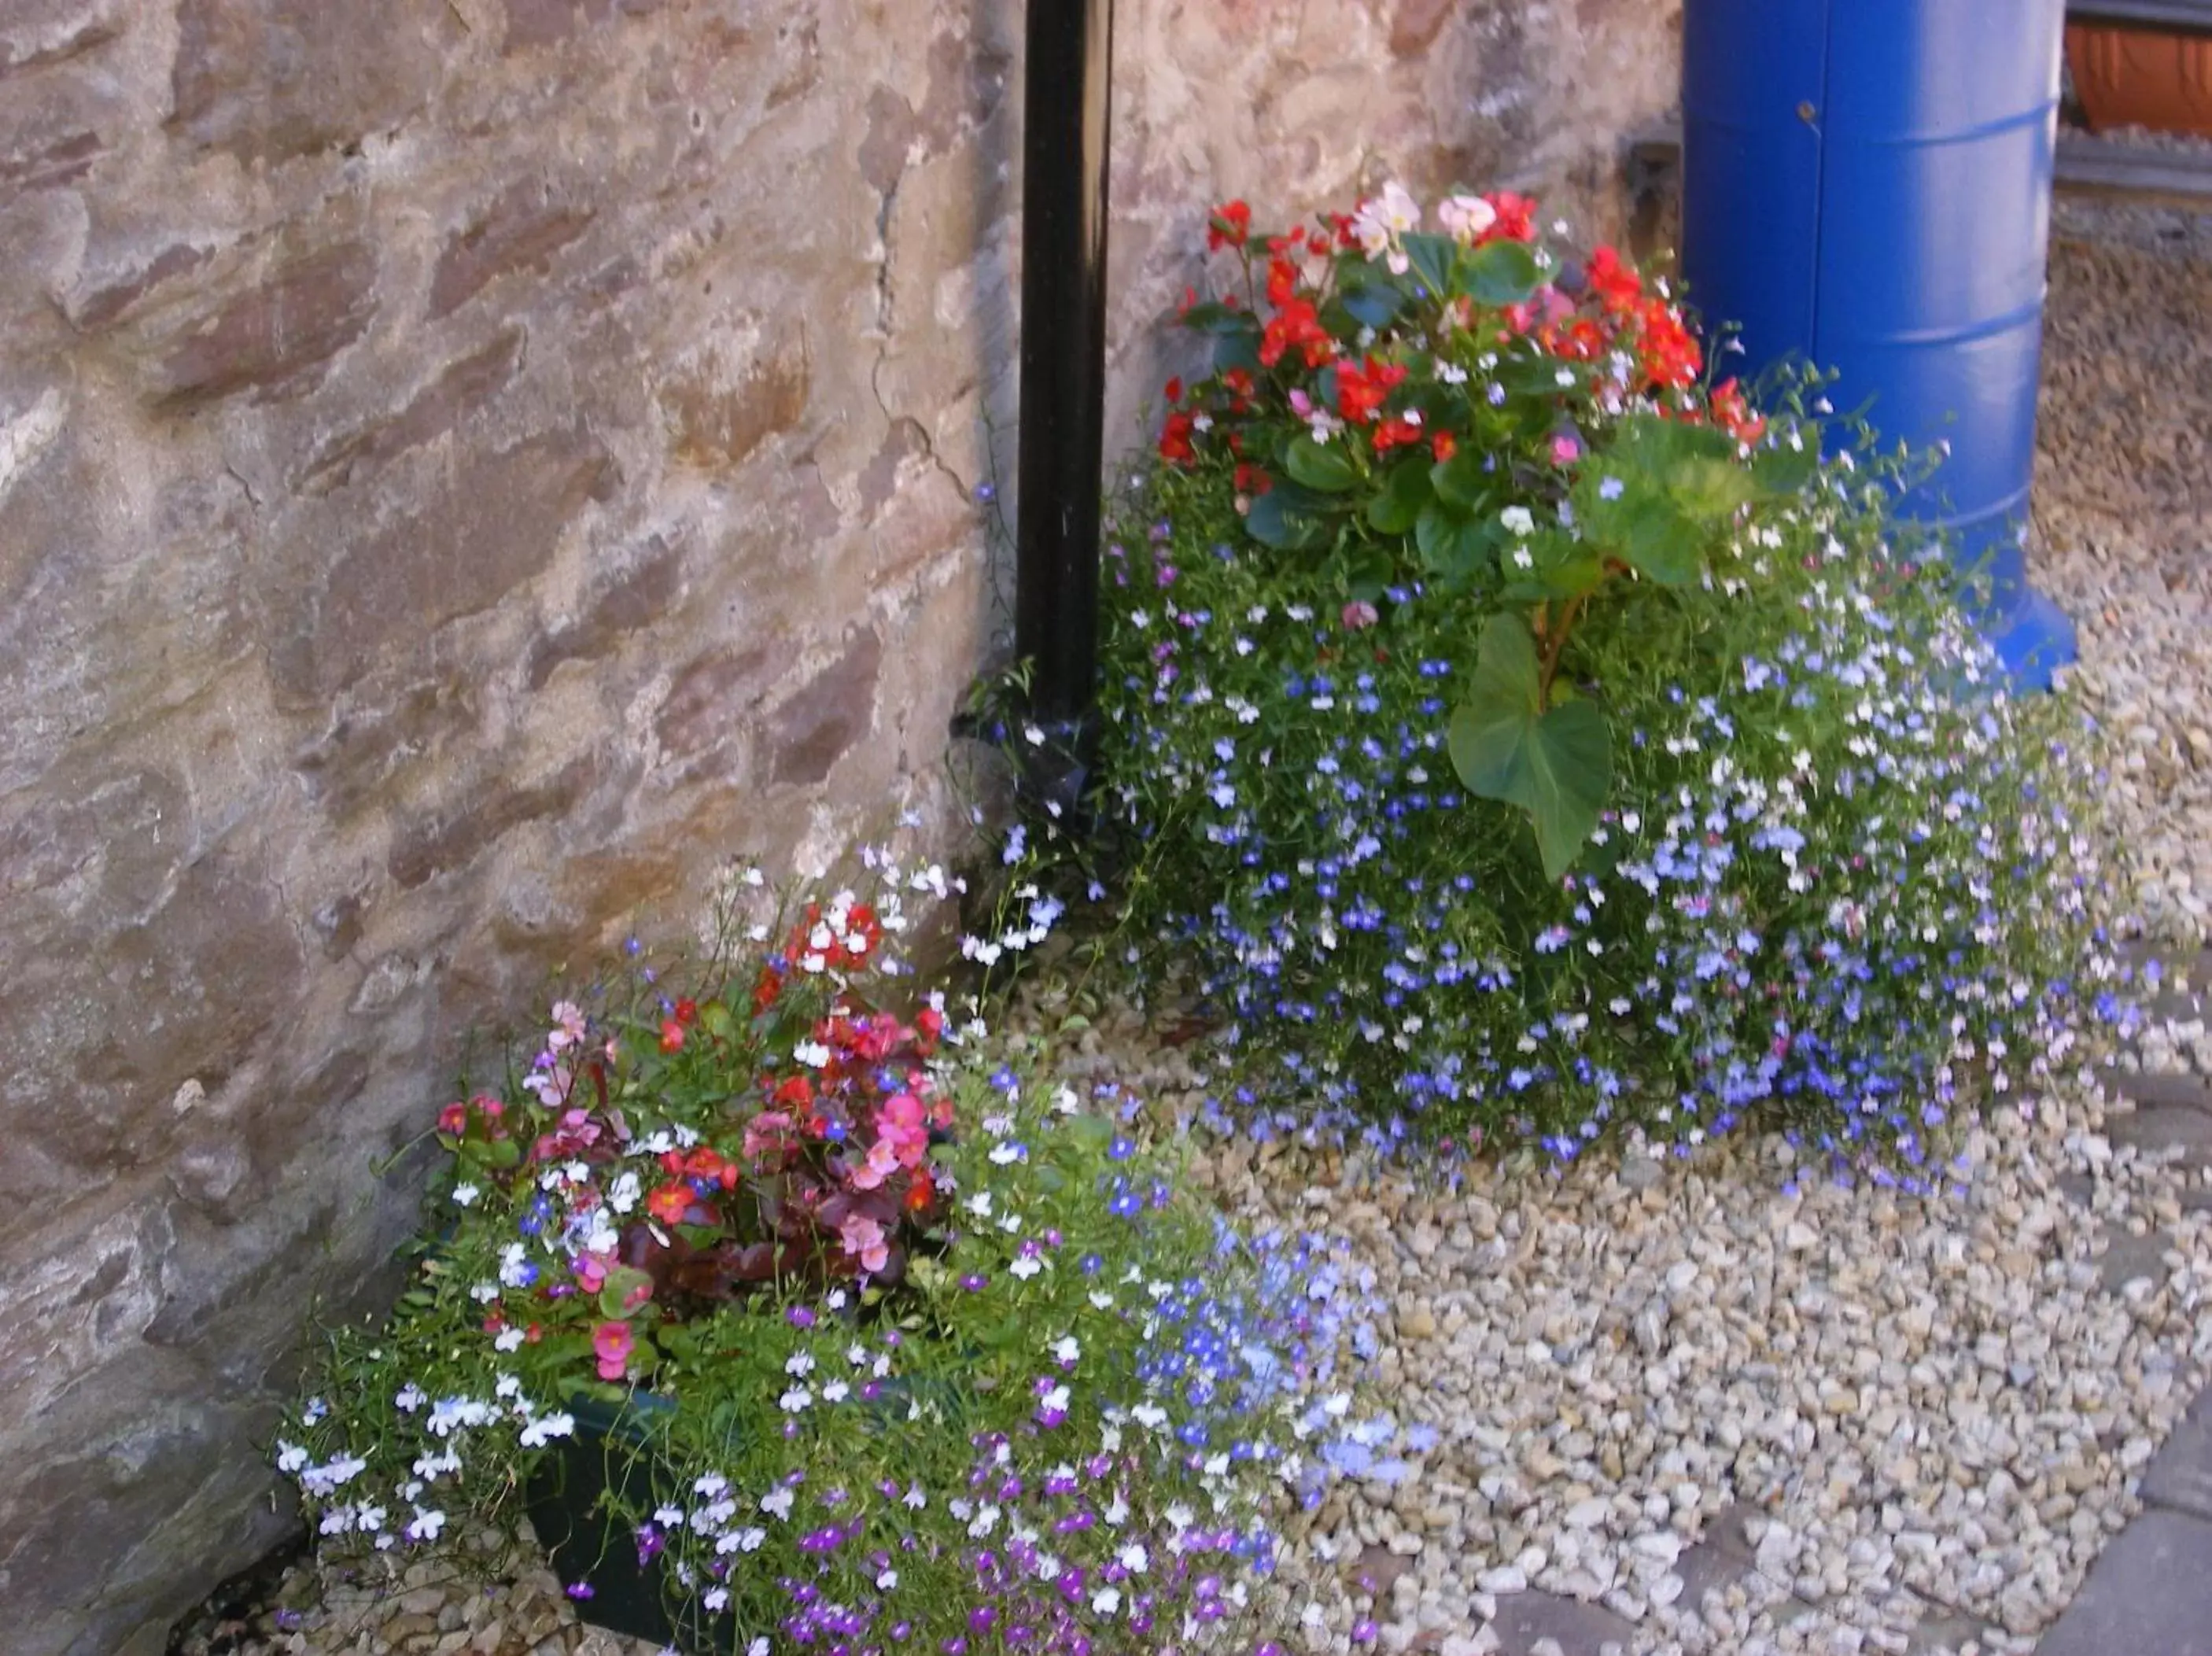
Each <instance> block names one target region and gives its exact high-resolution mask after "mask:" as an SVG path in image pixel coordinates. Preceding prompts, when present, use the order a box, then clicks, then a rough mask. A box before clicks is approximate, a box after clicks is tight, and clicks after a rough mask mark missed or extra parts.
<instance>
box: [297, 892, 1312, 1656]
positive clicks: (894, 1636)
mask: <svg viewBox="0 0 2212 1656" xmlns="http://www.w3.org/2000/svg"><path fill="white" fill-rule="evenodd" d="M872 861H875V864H876V874H877V883H876V886H875V888H874V890H873V891H872V892H871V894H870V895H869V896H867V897H866V898H861V897H859V896H855V895H854V893H852V892H842V893H839V894H837V895H835V896H832V897H827V898H820V899H818V900H816V901H813V902H810V903H807V904H803V905H800V906H799V907H798V908H797V909H796V910H793V909H792V908H791V906H790V905H783V906H782V908H781V912H780V915H779V916H777V917H773V918H769V917H754V918H750V919H745V918H743V917H742V916H743V913H744V909H745V905H746V904H748V903H749V902H750V901H752V900H754V898H755V894H756V893H760V892H763V884H762V882H761V881H760V878H759V876H758V875H757V874H755V873H751V872H750V871H748V872H747V873H746V874H744V876H743V877H742V878H741V879H740V880H738V882H736V883H735V884H734V885H733V887H732V892H733V899H734V900H733V903H732V906H730V907H729V909H728V910H726V914H725V916H724V920H723V923H722V924H721V925H720V927H719V928H718V937H719V940H720V945H719V946H718V947H717V949H716V950H715V952H714V956H713V958H712V959H710V960H709V962H708V964H707V965H706V966H704V967H703V968H700V969H697V971H696V982H691V983H687V984H686V985H685V986H684V988H683V989H678V987H677V985H676V984H675V983H674V982H673V981H671V979H669V978H668V977H664V976H662V975H660V974H658V973H657V972H656V971H654V970H653V969H652V968H650V967H647V966H646V965H643V964H642V962H641V961H637V960H634V961H633V962H632V964H631V967H630V971H629V977H628V979H627V981H626V982H617V983H611V984H608V985H605V986H602V988H601V989H599V990H598V991H596V992H595V993H593V994H590V995H576V996H574V997H572V998H568V999H563V1000H562V1001H561V1002H557V1003H556V1005H555V1007H554V1011H553V1017H552V1020H551V1024H550V1028H549V1029H548V1030H547V1031H546V1032H545V1035H544V1040H543V1042H542V1044H541V1045H540V1047H539V1049H538V1051H537V1052H536V1054H535V1056H533V1057H532V1059H531V1061H530V1062H529V1063H528V1064H527V1066H526V1068H524V1069H523V1071H522V1073H521V1074H520V1075H519V1076H518V1077H516V1078H514V1079H513V1081H512V1082H511V1083H510V1084H509V1085H508V1086H507V1087H504V1088H502V1089H501V1090H500V1091H499V1092H496V1093H493V1092H484V1093H478V1094H477V1095H475V1096H474V1097H472V1098H471V1099H467V1100H465V1101H463V1102H460V1103H457V1104H454V1105H450V1106H448V1107H447V1109H446V1110H445V1111H442V1112H441V1116H440V1117H439V1123H438V1128H439V1134H440V1138H441V1142H442V1144H443V1145H444V1147H445V1148H446V1149H447V1152H448V1153H449V1155H450V1157H451V1160H450V1162H449V1164H448V1167H447V1173H446V1175H445V1177H444V1178H442V1179H441V1189H440V1191H439V1192H438V1195H439V1201H438V1203H437V1207H438V1212H437V1215H436V1217H435V1218H434V1221H433V1224H432V1227H431V1234H429V1235H428V1236H427V1237H426V1239H425V1240H424V1242H423V1243H422V1245H421V1259H420V1264H419V1275H418V1278H417V1280H416V1282H415V1284H414V1286H412V1287H411V1288H410V1289H409V1290H408V1291H407V1292H406V1293H405V1294H404V1295H403V1296H402V1298H401V1300H400V1302H399V1305H398V1307H397V1309H396V1310H395V1312H394V1313H393V1315H392V1318H391V1319H390V1321H389V1322H388V1323H387V1324H385V1325H384V1326H382V1327H380V1328H372V1329H361V1330H335V1331H333V1332H332V1333H331V1336H330V1340H329V1344H328V1349H327V1355H326V1358H325V1361H324V1362H323V1363H322V1364H321V1366H320V1372H319V1376H318V1379H317V1381H316V1391H315V1392H314V1395H313V1397H310V1398H309V1399H308V1401H307V1403H305V1404H304V1405H303V1407H302V1408H301V1410H300V1411H299V1413H298V1414H297V1416H295V1418H294V1419H293V1420H292V1421H291V1422H289V1424H288V1427H287V1428H286V1431H285V1433H284V1434H283V1440H282V1441H281V1442H280V1444H279V1446H278V1464H279V1465H280V1466H281V1467H282V1468H283V1470H285V1471H287V1472H289V1473H290V1474H291V1475H293V1476H295V1477H296V1478H297V1479H298V1481H299V1482H300V1485H301V1489H302V1491H303V1493H304V1495H306V1497H307V1503H308V1506H309V1507H310V1510H311V1512H312V1513H313V1517H314V1519H315V1522H316V1525H317V1527H318V1528H319V1531H320V1533H321V1534H322V1535H323V1536H324V1537H328V1538H329V1539H328V1541H327V1542H326V1544H331V1545H340V1544H356V1545H363V1546H368V1547H371V1548H374V1549H387V1550H388V1549H395V1548H396V1549H408V1548H413V1547H419V1546H423V1545H427V1544H429V1543H434V1542H435V1540H436V1539H437V1538H438V1537H439V1535H440V1533H441V1531H442V1529H443V1528H444V1527H445V1526H446V1525H447V1524H448V1523H451V1522H453V1521H454V1520H455V1519H458V1518H459V1517H462V1516H466V1517H469V1518H471V1519H495V1518H497V1517H498V1516H499V1515H500V1514H501V1512H502V1511H503V1510H504V1509H506V1508H507V1507H508V1505H509V1504H510V1503H511V1502H513V1501H514V1499H515V1498H516V1495H517V1494H518V1493H519V1492H520V1491H521V1490H523V1489H526V1488H528V1489H531V1491H532V1501H533V1502H535V1501H539V1500H542V1499H544V1498H546V1497H544V1495H541V1493H540V1489H541V1487H542V1484H543V1478H542V1477H541V1476H539V1475H541V1474H543V1473H544V1471H545V1470H547V1468H548V1466H549V1465H550V1464H554V1463H553V1462H552V1461H551V1460H550V1458H551V1457H555V1456H557V1455H562V1454H564V1453H565V1452H569V1451H568V1446H569V1445H570V1444H571V1442H572V1440H575V1439H577V1438H578V1437H579V1435H580V1434H590V1435H591V1436H592V1440H593V1448H592V1452H591V1453H592V1456H593V1457H596V1458H604V1460H605V1466H606V1470H605V1473H604V1476H599V1475H594V1476H592V1477H591V1478H589V1479H588V1480H586V1483H587V1487H588V1490H589V1494H590V1498H591V1500H592V1502H593V1503H594V1510H593V1511H592V1512H591V1513H582V1514H568V1517H569V1518H571V1519H575V1520H576V1522H577V1524H578V1529H577V1531H575V1532H576V1533H578V1534H584V1533H587V1532H588V1533H589V1534H592V1535H595V1536H597V1537H599V1541H598V1543H596V1544H597V1546H598V1547H599V1550H597V1551H592V1550H590V1549H586V1550H585V1551H584V1552H583V1553H582V1555H581V1556H577V1555H575V1554H574V1552H573V1551H571V1552H564V1553H557V1554H556V1557H558V1559H559V1562H561V1563H562V1567H563V1568H564V1569H565V1570H567V1571H568V1573H569V1574H571V1577H572V1579H571V1580H570V1582H569V1592H570V1593H571V1594H572V1595H573V1596H574V1597H576V1598H580V1599H583V1600H586V1601H588V1600H589V1599H591V1598H592V1597H593V1596H594V1594H595V1593H596V1592H599V1589H600V1588H601V1587H603V1586H608V1585H609V1584H610V1583H612V1584H615V1585H616V1586H617V1590H618V1591H626V1590H627V1589H626V1588H623V1586H621V1584H623V1583H625V1582H628V1581H629V1580H633V1579H635V1578H640V1577H642V1578H644V1579H646V1580H649V1581H650V1582H651V1584H652V1585H653V1589H654V1591H656V1592H659V1593H662V1594H665V1607H664V1610H663V1611H662V1614H663V1615H664V1616H665V1620H664V1621H661V1622H658V1623H653V1626H652V1627H650V1628H649V1629H648V1628H638V1627H634V1628H633V1630H637V1631H649V1632H651V1633H652V1634H653V1636H668V1635H671V1634H672V1635H675V1636H677V1637H679V1638H681V1640H682V1641H684V1643H686V1644H688V1645H690V1647H692V1648H694V1649H695V1650H705V1649H708V1648H713V1649H729V1650H738V1651H745V1652H748V1653H750V1656H763V1653H766V1652H768V1651H769V1650H771V1649H784V1648H788V1647H797V1646H801V1645H805V1646H811V1645H813V1644H817V1643H820V1642H823V1641H831V1642H838V1643H843V1644H845V1645H847V1646H848V1647H850V1648H853V1649H855V1650H859V1649H862V1648H866V1649H874V1650H881V1651H886V1652H888V1651H895V1650H902V1649H911V1650H915V1651H923V1650H927V1651H930V1652H935V1653H942V1652H945V1651H955V1652H957V1651H963V1650H972V1651H974V1652H976V1653H979V1656H980V1653H982V1652H986V1651H993V1650H999V1649H1029V1650H1037V1651H1053V1652H1060V1653H1068V1656H1074V1653H1079V1652H1082V1651H1085V1650H1089V1649H1093V1648H1096V1649H1100V1650H1104V1649H1114V1648H1125V1647H1129V1648H1133V1647H1142V1648H1145V1649H1147V1650H1154V1649H1157V1650H1162V1651H1167V1650H1183V1651H1212V1650H1233V1651H1237V1652H1240V1653H1252V1652H1255V1651H1266V1650H1270V1649H1273V1648H1274V1647H1273V1646H1272V1645H1271V1644H1270V1642H1269V1635H1268V1628H1269V1627H1270V1625H1271V1624H1272V1619H1273V1616H1274V1615H1275V1614H1276V1613H1278V1611H1279V1610H1280V1609H1281V1604H1280V1603H1279V1600H1280V1598H1281V1595H1280V1593H1279V1592H1278V1591H1277V1590H1276V1589H1275V1588H1273V1586H1271V1584H1270V1582H1269V1580H1268V1575H1269V1573H1270V1570H1271V1568H1272V1561H1273V1554H1274V1548H1275V1544H1276V1543H1275V1539H1274V1528H1273V1526H1274V1525H1275V1524H1276V1522H1277V1521H1278V1520H1279V1518H1280V1517H1281V1516H1282V1515H1283V1514H1284V1513H1286V1512H1289V1511H1294V1510H1295V1508H1296V1506H1297V1500H1298V1498H1299V1497H1300V1496H1302V1495H1303V1496H1305V1497H1307V1498H1309V1499H1311V1498H1316V1492H1317V1487H1318V1483H1319V1481H1320V1479H1321V1477H1322V1474H1323V1472H1324V1471H1325V1470H1326V1464H1327V1463H1326V1462H1325V1461H1324V1460H1323V1459H1322V1458H1319V1457H1318V1456H1316V1454H1315V1453H1314V1450H1315V1449H1317V1448H1320V1447H1322V1446H1326V1445H1327V1444H1328V1442H1329V1441H1330V1440H1331V1439H1332V1438H1333V1437H1334V1435H1336V1434H1338V1433H1339V1432H1340V1429H1341V1428H1340V1424H1339V1422H1340V1420H1341V1418H1342V1417H1343V1416H1344V1414H1345V1411H1346V1403H1347V1402H1348V1398H1347V1397H1346V1396H1345V1395H1344V1394H1342V1393H1340V1392H1339V1391H1335V1390H1334V1387H1335V1386H1336V1385H1339V1384H1340V1381H1339V1377H1338V1376H1337V1374H1336V1363H1337V1350H1338V1347H1339V1345H1340V1341H1341V1339H1342V1338H1343V1337H1344V1336H1346V1334H1347V1333H1348V1332H1350V1331H1351V1324H1350V1322H1349V1320H1348V1313H1347V1310H1346V1307H1347V1306H1348V1304H1349V1303H1350V1302H1349V1300H1348V1299H1347V1297H1346V1293H1345V1285H1344V1283H1343V1282H1342V1281H1341V1279H1340V1275H1339V1274H1338V1266H1337V1263H1336V1261H1335V1258H1334V1256H1333V1255H1331V1254H1330V1253H1328V1251H1326V1250H1323V1249H1322V1248H1320V1247H1318V1246H1317V1245H1312V1244H1308V1243H1303V1242H1299V1241H1297V1240H1295V1239H1261V1240H1258V1241H1253V1242H1248V1241H1246V1240H1244V1239H1242V1238H1240V1237H1239V1236H1237V1234H1236V1233H1233V1232H1231V1231H1230V1230H1228V1229H1227V1228H1225V1227H1224V1226H1223V1225H1222V1224H1221V1223H1220V1222H1219V1221H1218V1220H1217V1219H1215V1218H1214V1217H1212V1215H1210V1214H1209V1213H1208V1212H1207V1211H1206V1209H1203V1208H1202V1207H1201V1206H1200V1205H1199V1204H1197V1203H1196V1202H1193V1201H1192V1200H1191V1199H1189V1198H1188V1197H1187V1196H1185V1195H1183V1194H1182V1192H1181V1191H1180V1190H1178V1189H1177V1184H1176V1180H1177V1175H1178V1167H1177V1164H1176V1160H1175V1158H1174V1157H1173V1155H1171V1154H1167V1153H1165V1152H1162V1151H1156V1150H1152V1149H1147V1148H1143V1147H1142V1146H1140V1144H1139V1142H1138V1140H1137V1138H1136V1136H1135V1135H1134V1133H1133V1129H1132V1128H1131V1127H1130V1126H1129V1125H1127V1122H1126V1119H1125V1118H1127V1117H1130V1116H1131V1115H1132V1114H1133V1109H1134V1105H1133V1101H1131V1100H1128V1099H1124V1098H1122V1097H1121V1095H1119V1094H1118V1093H1115V1092H1114V1091H1113V1089H1111V1088H1102V1089H1101V1090H1100V1092H1099V1093H1098V1094H1097V1096H1095V1097H1093V1098H1091V1099H1084V1098H1080V1097H1079V1096H1078V1095H1077V1094H1076V1093H1073V1091H1071V1090H1070V1089H1068V1088H1066V1087H1055V1086H1053V1085H1050V1084H1048V1083H1047V1082H1045V1081H1042V1080H1041V1079H1039V1075H1040V1071H1039V1068H1038V1062H1039V1055H1038V1054H1037V1053H1036V1051H1035V1050H1031V1049H1030V1048H1027V1047H1024V1045H1023V1044H1021V1043H1018V1042H1013V1041H1008V1040H1004V1039H998V1038H992V1037H990V1036H989V1035H988V1034H987V1032H986V1031H985V1030H984V1028H983V1026H982V1025H981V1021H980V1020H976V1019H973V1018H970V1019H967V1020H956V1019H953V1018H951V1017H950V1016H949V1015H948V1014H947V1013H946V1011H945V1002H944V1001H943V998H942V997H941V995H930V996H927V997H923V998H922V999H921V1002H920V1003H919V1005H918V1006H916V1007H915V1010H913V1011H912V1013H911V1014H896V1013H894V1012H892V1011H890V1010H889V1009H887V1008H886V1006H885V1004H884V1002H885V1001H886V1000H888V998H889V997H890V995H891V994H892V993H894V992H895V991H896V990H898V989H902V988H904V987H905V984H904V983H903V981H902V979H903V974H902V973H901V971H899V968H898V967H897V965H896V963H895V962H894V960H893V959H891V958H890V956H891V954H892V950H893V945H894V944H895V941H896V937H897V935H898V934H899V933H900V932H901V931H902V929H903V928H904V920H903V915H902V907H901V894H902V890H903V891H906V892H913V891H917V890H918V891H924V892H932V893H936V894H941V893H943V892H945V890H946V889H947V887H948V885H949V883H950V882H948V881H947V880H946V879H945V876H944V875H943V874H942V873H941V872H939V871H937V870H935V869H928V870H924V871H921V873H919V874H915V875H912V876H902V874H900V872H899V870H898V868H896V865H893V864H890V863H889V862H888V861H882V860H880V859H872ZM1018 900H1019V901H1020V902H1022V903H1025V904H1027V905H1028V906H1027V908H1026V910H1024V912H1023V913H1021V915H1020V916H1019V917H1018V920H1017V922H1016V923H1015V924H1014V925H1013V926H1012V928H1009V929H1008V930H1007V931H1006V933H1005V934H1004V935H1002V936H1001V937H1000V939H998V940H995V941H996V943H997V945H998V946H999V947H1009V946H1012V947H1026V946H1028V945H1029V944H1031V943H1033V942H1035V941H1036V940H1037V937H1038V936H1039V935H1042V924H1043V923H1044V922H1041V921H1040V920H1039V918H1038V916H1040V915H1048V914H1049V912H1050V906H1049V905H1048V904H1044V903H1043V902H1042V899H1039V898H1037V897H1036V892H1035V891H1034V889H1033V888H1032V889H1029V890H1027V891H1025V892H1020V893H1018ZM732 959H734V960H735V962H736V964H735V965H732V964H730V962H731V961H732ZM902 998H903V997H902ZM908 1004H909V1005H913V1004H914V1002H912V1000H911V999H908ZM609 1409H611V1410H612V1413H611V1414H610V1413H609V1412H608V1411H609ZM559 1464H562V1465H570V1464H571V1463H569V1462H568V1461H566V1460H563V1461H562V1462H560V1463H559ZM533 1480H535V1481H533ZM533 1510H535V1507H533ZM586 1519H588V1520H589V1522H588V1523H586V1522H585V1521H584V1520H586Z"/></svg>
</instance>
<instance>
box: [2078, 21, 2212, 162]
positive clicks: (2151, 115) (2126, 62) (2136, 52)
mask: <svg viewBox="0 0 2212 1656" xmlns="http://www.w3.org/2000/svg"><path fill="white" fill-rule="evenodd" d="M2066 62H2067V64H2068V66H2069V68H2070V69H2071V70H2073V72H2074V94H2075V97H2076V98H2077V99H2079V100H2080V101H2081V113H2082V114H2083V115H2084V116H2086V117H2087V119H2088V122H2089V125H2090V126H2091V127H2093V128H2094V129H2095V130H2097V131H2104V130H2106V128H2108V127H2114V126H2147V127H2150V128H2152V129H2153V130H2154V131H2160V132H2191V133H2195V134H2197V136H2199V137H2212V40H2200V39H2196V38H2193V37H2191V36H2187V35H2179V34H2161V33H2158V32H2157V31H2155V30H2152V29H2139V28H2111V27H2100V26H2097V25H2093V24H2087V23H2077V24H2075V25H2072V26H2071V27H2069V28H2068V29H2067V31H2066Z"/></svg>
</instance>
